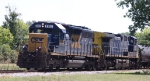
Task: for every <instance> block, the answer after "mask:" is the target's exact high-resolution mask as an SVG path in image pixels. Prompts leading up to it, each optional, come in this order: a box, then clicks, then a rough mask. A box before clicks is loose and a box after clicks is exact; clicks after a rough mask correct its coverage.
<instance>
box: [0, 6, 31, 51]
mask: <svg viewBox="0 0 150 81" xmlns="http://www.w3.org/2000/svg"><path fill="white" fill-rule="evenodd" d="M6 9H8V11H9V13H8V15H5V22H4V23H3V27H4V28H7V29H9V30H10V32H11V33H12V35H13V36H14V40H13V43H11V48H12V49H17V50H18V49H19V45H20V43H21V40H23V38H24V36H26V35H28V25H27V24H26V23H24V22H23V21H22V20H21V19H19V18H18V17H19V16H20V15H21V14H20V13H17V12H16V9H14V10H12V9H11V7H10V6H7V7H6Z"/></svg>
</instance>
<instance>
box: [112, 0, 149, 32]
mask: <svg viewBox="0 0 150 81" xmlns="http://www.w3.org/2000/svg"><path fill="white" fill-rule="evenodd" d="M115 1H117V0H115ZM117 6H118V7H119V8H120V7H122V8H123V9H124V7H126V8H127V9H128V11H127V13H126V14H125V15H124V17H128V18H131V20H132V21H133V25H130V26H129V30H130V34H131V35H135V33H136V31H137V30H138V29H140V30H143V29H144V28H145V27H146V26H149V25H150V0H120V1H119V2H117Z"/></svg>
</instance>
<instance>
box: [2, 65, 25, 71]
mask: <svg viewBox="0 0 150 81" xmlns="http://www.w3.org/2000/svg"><path fill="white" fill-rule="evenodd" d="M0 70H23V69H22V68H19V67H18V66H17V65H16V64H0Z"/></svg>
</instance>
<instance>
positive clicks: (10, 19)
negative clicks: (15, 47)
mask: <svg viewBox="0 0 150 81" xmlns="http://www.w3.org/2000/svg"><path fill="white" fill-rule="evenodd" d="M6 9H8V15H5V20H6V21H5V22H3V26H2V27H4V28H7V29H9V30H10V32H11V33H12V34H13V36H14V37H15V36H16V32H17V21H18V16H20V15H21V14H20V13H17V12H16V8H15V9H14V10H12V9H11V7H10V6H6Z"/></svg>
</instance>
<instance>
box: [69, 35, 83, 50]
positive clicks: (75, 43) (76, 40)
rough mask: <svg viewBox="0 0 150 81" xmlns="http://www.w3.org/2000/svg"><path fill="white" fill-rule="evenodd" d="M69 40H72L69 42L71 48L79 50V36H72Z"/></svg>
mask: <svg viewBox="0 0 150 81" xmlns="http://www.w3.org/2000/svg"><path fill="white" fill-rule="evenodd" d="M71 39H72V41H71V42H72V43H71V47H72V48H81V45H80V40H81V36H80V35H72V36H71Z"/></svg>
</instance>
